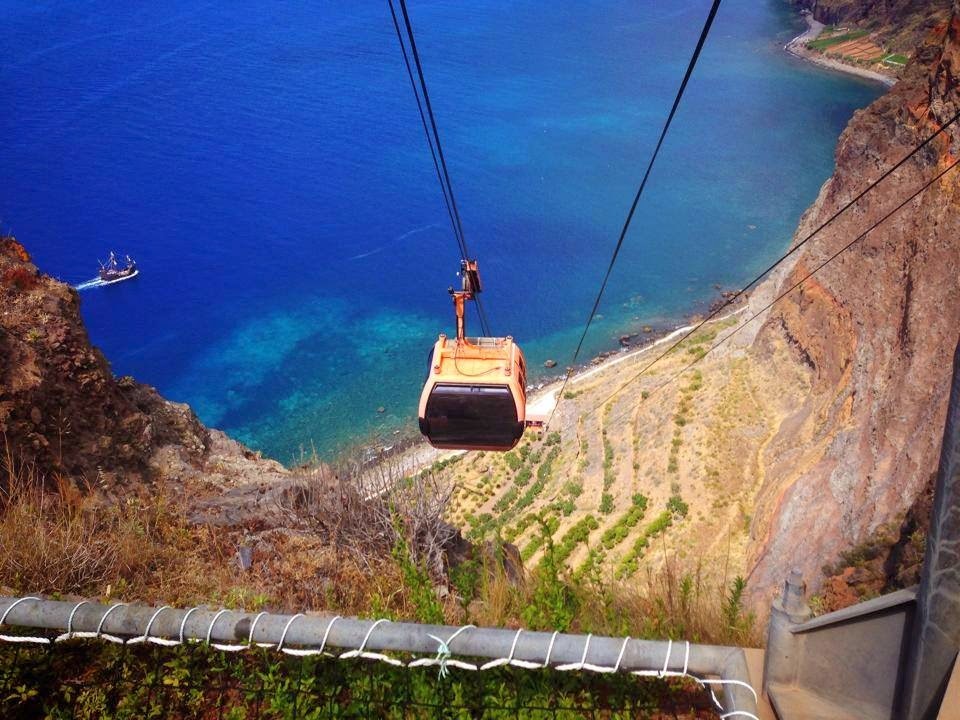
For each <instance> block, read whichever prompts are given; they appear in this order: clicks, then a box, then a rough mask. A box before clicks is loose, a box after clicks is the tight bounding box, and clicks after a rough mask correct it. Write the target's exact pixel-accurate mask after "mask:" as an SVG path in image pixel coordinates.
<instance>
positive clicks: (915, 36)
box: [790, 0, 952, 52]
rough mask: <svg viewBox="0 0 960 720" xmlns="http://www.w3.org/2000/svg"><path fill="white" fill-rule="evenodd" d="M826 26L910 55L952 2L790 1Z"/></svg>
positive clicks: (941, 20)
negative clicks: (858, 32) (865, 33)
mask: <svg viewBox="0 0 960 720" xmlns="http://www.w3.org/2000/svg"><path fill="white" fill-rule="evenodd" d="M790 3H791V5H794V6H796V7H798V8H802V9H806V10H810V11H811V12H812V13H813V16H814V18H815V19H816V20H819V21H820V22H822V23H824V24H827V25H850V26H852V27H857V28H863V29H866V30H870V31H871V32H875V33H877V35H878V37H879V38H880V39H882V41H883V42H884V44H885V45H887V46H888V47H890V48H892V49H894V50H897V51H900V52H912V51H913V50H914V48H916V47H917V46H918V45H920V44H921V43H923V42H924V41H925V40H926V39H927V37H928V35H929V34H930V32H932V31H933V30H934V29H935V28H936V27H937V26H938V25H941V24H942V23H944V22H945V21H946V20H947V18H948V17H949V16H950V10H951V5H952V0H790Z"/></svg>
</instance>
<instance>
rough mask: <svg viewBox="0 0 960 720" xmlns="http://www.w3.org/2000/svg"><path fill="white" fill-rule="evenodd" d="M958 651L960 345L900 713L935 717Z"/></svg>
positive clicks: (909, 718)
mask: <svg viewBox="0 0 960 720" xmlns="http://www.w3.org/2000/svg"><path fill="white" fill-rule="evenodd" d="M958 649H960V343H958V344H957V349H956V351H955V352H954V356H953V383H952V387H951V390H950V403H949V405H948V407H947V423H946V428H945V430H944V433H943V446H942V448H941V450H940V467H939V469H938V471H937V481H936V487H935V489H934V495H933V511H932V516H931V518H930V530H929V532H928V533H927V549H926V554H925V555H924V561H923V576H922V578H921V580H920V590H919V592H918V594H917V608H916V614H915V615H914V622H913V630H912V632H911V638H910V650H909V655H908V659H907V666H906V671H905V673H904V683H903V691H902V694H901V698H902V701H901V703H900V708H901V712H900V714H899V717H902V718H904V719H905V720H928V719H929V718H933V717H936V714H937V711H938V709H939V707H940V703H941V701H942V699H943V694H944V691H945V690H946V687H947V683H948V682H949V679H950V674H951V672H952V669H953V664H954V661H955V660H956V658H957V652H958Z"/></svg>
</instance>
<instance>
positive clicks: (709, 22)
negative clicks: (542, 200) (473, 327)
mask: <svg viewBox="0 0 960 720" xmlns="http://www.w3.org/2000/svg"><path fill="white" fill-rule="evenodd" d="M401 2H403V0H401ZM720 2H721V0H713V4H712V5H711V6H710V12H709V13H708V14H707V19H706V21H705V22H704V24H703V29H702V30H701V31H700V38H699V39H698V40H697V46H696V48H694V50H693V55H691V56H690V62H689V63H687V70H686V72H685V73H684V74H683V80H682V81H681V83H680V89H679V90H677V95H676V97H675V98H674V100H673V106H672V107H671V108H670V113H669V114H668V115H667V120H666V122H665V123H664V124H663V129H662V130H661V131H660V137H659V138H658V140H657V144H656V147H655V148H654V149H653V154H652V155H651V156H650V161H649V162H648V163H647V169H646V171H645V172H644V173H643V179H642V180H641V181H640V186H639V187H638V188H637V193H636V195H634V198H633V203H632V204H631V205H630V211H629V212H628V213H627V218H626V220H624V223H623V228H622V229H621V230H620V236H619V237H618V238H617V244H616V246H614V248H613V254H612V255H611V256H610V263H609V264H608V265H607V271H606V273H604V276H603V281H602V282H601V283H600V290H599V292H597V297H596V299H595V300H594V301H593V307H592V308H591V309H590V315H589V316H588V317H587V322H586V325H584V327H583V332H582V333H581V334H580V340H579V341H578V342H577V349H576V350H574V353H573V358H572V359H571V360H570V366H569V367H568V368H567V374H566V376H565V377H564V379H563V384H562V385H561V386H560V390H559V392H558V393H557V402H556V404H554V406H553V411H552V412H551V413H550V418H549V419H548V420H547V424H546V426H547V427H549V425H550V423H551V421H552V420H553V415H554V413H556V411H557V406H558V405H559V404H560V399H561V398H562V397H563V391H564V389H565V388H566V386H567V382H568V381H569V380H570V375H571V373H572V372H573V366H575V365H576V364H577V358H578V357H580V351H581V350H582V349H583V343H584V340H586V337H587V332H588V331H589V330H590V325H591V324H592V323H593V320H594V318H595V317H596V315H597V310H598V309H599V307H600V300H601V299H602V298H603V293H604V292H605V291H606V289H607V282H608V281H609V280H610V274H611V273H612V272H613V266H614V265H615V264H616V262H617V257H618V256H619V255H620V249H621V248H622V247H623V241H624V240H625V239H626V237H627V231H628V230H629V229H630V223H631V222H632V221H633V215H634V213H635V212H636V210H637V205H639V203H640V197H641V196H642V195H643V191H644V188H646V186H647V181H648V180H649V179H650V173H651V172H652V170H653V164H654V163H655V162H656V160H657V156H658V155H659V154H660V148H661V147H662V146H663V141H664V139H665V138H666V137H667V132H668V131H669V130H670V125H671V124H672V123H673V118H674V116H675V115H676V114H677V108H679V107H680V101H681V100H682V99H683V93H684V91H685V90H686V89H687V83H688V82H689V81H690V76H691V75H693V69H694V68H695V67H696V65H697V60H699V59H700V53H701V51H702V50H703V46H704V44H705V43H706V42H707V36H708V35H709V34H710V28H711V27H712V26H713V20H714V18H715V17H716V16H717V10H719V9H720Z"/></svg>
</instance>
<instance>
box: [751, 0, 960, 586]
mask: <svg viewBox="0 0 960 720" xmlns="http://www.w3.org/2000/svg"><path fill="white" fill-rule="evenodd" d="M900 5H905V6H906V5H911V4H910V3H886V4H883V3H869V2H868V3H863V2H861V3H849V2H835V3H831V2H823V3H820V2H818V3H815V5H814V7H815V11H816V12H823V11H824V8H825V7H831V8H833V9H834V10H835V11H836V12H838V13H840V12H846V10H845V9H846V8H853V7H854V6H856V7H857V8H860V9H861V10H863V9H865V8H867V6H869V7H870V8H874V7H881V6H883V7H886V8H888V9H889V10H890V11H891V12H892V11H894V10H896V8H897V7H899V6H900ZM912 5H919V4H918V3H912ZM923 5H924V6H927V5H928V4H927V3H926V2H924V3H923ZM911 7H912V6H911ZM958 111H960V0H954V2H953V3H952V7H951V8H950V13H949V16H948V17H947V18H946V19H945V20H944V21H943V22H941V23H939V24H938V25H936V27H935V28H934V29H933V30H932V32H931V33H930V34H929V35H928V37H927V40H926V42H925V43H924V44H923V46H921V47H920V48H919V49H918V50H917V51H916V53H915V56H914V61H913V62H912V63H911V65H910V66H909V67H908V68H907V71H906V73H905V75H904V78H903V79H902V80H901V81H900V82H899V83H898V84H897V85H896V86H895V87H894V88H893V89H892V90H891V91H890V92H889V93H887V94H886V95H884V96H883V97H882V98H880V99H879V100H877V101H876V102H875V103H873V104H872V105H871V106H870V107H868V108H867V109H865V110H863V111H860V112H858V113H857V114H856V115H855V116H854V118H853V120H852V121H851V122H850V124H849V126H848V127H847V129H846V130H845V131H844V133H843V135H842V136H841V138H840V141H839V144H838V147H837V152H836V171H835V173H834V175H833V177H832V178H830V180H829V181H828V182H827V183H826V184H825V185H824V186H823V188H822V189H821V192H820V195H819V197H818V198H817V201H816V202H815V203H814V205H813V206H812V207H811V208H810V209H809V210H808V212H807V213H806V214H805V216H804V218H803V220H802V222H801V225H800V227H799V229H798V232H797V238H800V237H803V236H806V235H807V234H808V233H809V232H811V231H812V230H813V229H814V228H816V227H817V226H818V225H820V224H821V223H822V222H823V221H825V220H826V219H827V218H829V217H830V216H831V215H833V214H834V213H835V212H836V211H837V210H838V209H840V207H842V206H843V205H844V204H845V203H846V202H847V201H848V200H850V199H851V198H852V197H853V196H855V195H856V194H857V193H858V192H859V191H860V190H861V189H862V188H864V187H865V186H866V185H867V184H868V183H869V182H870V181H872V180H874V179H876V178H877V177H879V176H880V175H881V174H882V173H883V172H884V170H886V169H887V168H888V167H890V166H892V165H894V164H895V163H896V162H897V161H899V160H900V159H901V158H902V157H904V156H905V155H906V154H907V153H909V152H910V151H911V149H912V148H913V147H915V146H916V145H918V144H919V143H920V142H921V141H922V140H923V139H925V138H926V137H927V136H929V135H930V134H932V133H934V132H935V131H937V130H938V129H940V128H941V127H942V126H943V125H944V124H945V123H947V122H948V121H949V120H950V119H951V118H952V117H953V116H954V115H955V114H956V113H957V112H958ZM958 155H960V123H957V124H954V125H953V126H951V127H950V128H949V129H948V130H947V131H946V132H944V133H943V134H942V135H941V136H940V137H939V138H937V139H936V140H935V141H934V142H933V143H931V144H930V145H929V146H928V147H927V148H925V149H924V150H923V151H922V152H920V153H918V154H917V155H916V156H914V158H913V159H911V160H910V161H909V162H907V163H906V164H905V165H904V166H903V167H902V168H901V169H900V170H898V171H897V172H896V173H895V174H894V175H893V176H891V177H890V178H888V179H887V180H885V181H884V182H883V183H882V184H881V185H879V186H878V187H877V189H876V190H875V191H873V192H871V193H869V194H868V195H867V196H866V197H865V198H864V199H863V200H861V201H860V202H859V203H858V204H857V205H856V207H855V208H854V209H853V210H852V211H850V212H848V213H846V214H845V215H843V216H842V217H841V218H840V219H839V220H838V221H837V222H835V223H834V224H833V225H831V226H830V227H829V228H828V229H827V230H826V231H824V232H823V233H821V234H820V235H819V236H818V237H817V239H816V240H814V241H813V242H811V243H809V244H808V245H806V246H804V248H803V249H802V250H801V251H800V252H799V253H798V254H797V257H796V260H795V262H794V263H793V264H792V266H791V267H789V268H785V269H784V270H782V271H781V272H780V273H778V274H777V275H776V276H774V277H772V278H771V279H769V280H768V281H767V282H766V284H765V286H764V287H761V288H759V289H758V291H757V292H756V294H755V296H754V298H753V300H752V302H753V304H754V305H755V306H758V307H759V306H761V304H762V303H763V302H764V301H765V300H766V299H768V298H769V297H770V296H771V295H772V294H773V293H776V292H778V291H779V289H780V288H784V287H788V286H789V285H790V284H792V283H794V282H795V281H796V280H797V279H799V278H800V277H802V276H803V275H805V274H806V273H807V272H809V271H810V269H812V268H815V267H817V265H819V264H820V263H821V262H822V261H824V260H825V259H826V258H828V257H829V256H830V255H831V254H833V253H834V252H836V251H837V250H838V249H839V248H840V247H842V246H843V245H844V244H846V243H847V242H849V241H850V240H851V239H852V238H854V237H856V236H857V235H858V234H860V233H861V232H863V231H864V230H866V229H867V228H868V227H870V225H872V224H873V223H874V222H876V221H877V220H879V219H880V218H881V217H882V216H883V215H885V214H886V213H887V212H889V211H890V210H892V209H893V208H894V207H895V206H896V205H897V204H899V203H900V202H901V201H902V200H903V199H905V197H906V196H908V195H909V194H910V193H912V192H913V191H914V190H916V189H918V188H919V187H920V186H922V185H923V184H924V183H925V182H926V181H928V180H930V179H931V178H932V177H933V176H935V175H936V174H937V173H938V171H940V170H942V169H944V168H945V167H946V166H947V165H948V164H949V163H951V162H952V161H954V160H955V159H956V158H957V156H958ZM958 277H960V170H956V171H953V172H951V173H950V174H948V175H946V176H945V177H944V178H943V179H942V180H940V181H938V182H937V183H935V184H934V185H933V186H931V187H930V188H929V189H928V190H927V191H926V192H924V193H923V194H922V195H921V196H920V197H918V198H917V199H916V200H914V201H913V202H911V203H910V204H909V205H908V206H907V207H905V208H904V209H903V210H902V211H900V212H899V213H897V214H896V215H895V216H894V217H892V218H891V219H890V220H888V221H887V222H885V223H884V224H882V225H881V226H880V227H878V228H877V229H876V230H874V231H873V232H871V233H870V234H869V235H868V236H867V238H866V239H864V240H863V241H861V242H859V243H858V244H856V245H854V246H853V247H852V248H851V249H850V250H849V251H847V252H846V253H844V254H843V255H841V256H840V257H838V258H837V260H835V261H834V262H832V263H830V264H829V265H827V266H826V267H825V268H824V269H823V270H821V271H820V272H818V273H817V275H816V277H815V279H813V280H811V281H808V282H807V283H806V284H805V285H804V286H803V287H802V288H801V289H800V290H798V291H796V292H794V293H792V294H791V295H790V296H789V297H788V298H786V299H785V300H784V301H783V302H781V303H779V304H778V305H776V306H775V307H774V308H773V310H772V311H771V312H770V313H769V315H768V316H767V318H766V320H765V322H764V323H763V325H762V327H761V328H760V330H759V332H758V333H757V335H756V337H755V339H754V340H753V344H752V347H751V348H750V349H749V352H750V354H751V355H752V356H753V357H754V358H756V359H758V360H760V361H763V359H765V358H773V357H775V356H776V357H780V356H782V355H783V354H784V353H786V355H787V356H789V357H791V358H792V363H793V365H794V366H795V367H796V368H800V369H802V370H803V372H804V373H805V374H806V376H807V377H808V379H809V383H810V391H809V393H808V394H807V396H806V397H805V399H804V400H803V402H802V403H800V404H799V405H798V406H797V407H796V408H795V410H793V411H792V412H791V413H790V415H789V416H788V417H787V418H786V419H785V420H784V421H783V422H782V423H781V424H780V427H779V430H778V432H777V434H776V435H775V437H774V438H773V440H772V441H771V442H770V443H769V444H768V446H767V447H766V449H765V451H764V454H763V464H764V467H765V473H764V477H765V482H764V483H763V485H762V487H761V489H760V491H759V493H758V495H757V499H756V508H755V512H754V515H753V518H754V519H753V522H752V526H751V541H750V543H749V545H748V548H747V552H748V567H749V568H750V570H749V572H750V584H751V587H752V588H753V589H754V592H755V593H765V592H767V591H769V590H771V589H772V588H774V587H775V586H776V585H777V584H778V583H779V582H780V581H781V580H782V578H783V576H784V574H785V572H786V570H787V569H788V568H789V567H791V566H799V567H801V568H802V569H803V570H804V571H805V573H806V575H807V577H808V579H810V580H812V581H813V582H814V584H817V583H818V581H819V577H820V568H821V566H822V565H823V563H824V562H825V561H828V560H830V559H832V558H835V557H836V556H837V555H838V553H840V552H841V551H842V550H844V549H846V548H849V547H851V546H853V545H856V544H857V543H859V542H861V541H863V540H864V539H865V538H866V537H867V536H868V535H869V534H870V533H871V532H872V531H874V530H875V529H876V528H877V527H879V526H880V525H881V524H883V523H884V522H888V521H890V520H891V519H893V518H894V517H895V516H896V515H897V514H899V513H902V512H903V511H904V510H905V509H906V508H907V507H909V506H910V505H911V504H912V503H913V501H914V500H915V499H916V498H917V497H918V496H919V495H920V494H921V492H922V491H923V489H924V487H925V486H926V485H927V484H928V482H929V479H930V477H931V475H932V473H933V472H934V471H935V469H936V466H937V460H938V452H939V446H940V440H941V435H942V430H943V423H944V417H945V408H946V401H947V391H948V387H949V380H950V377H949V375H950V368H951V358H952V355H953V351H954V348H955V347H956V345H957V340H958V333H960V284H958Z"/></svg>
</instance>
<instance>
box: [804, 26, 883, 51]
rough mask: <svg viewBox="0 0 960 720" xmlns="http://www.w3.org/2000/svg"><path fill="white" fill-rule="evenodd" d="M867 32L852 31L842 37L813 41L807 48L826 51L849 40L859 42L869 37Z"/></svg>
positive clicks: (833, 36) (836, 36)
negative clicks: (858, 40) (860, 39)
mask: <svg viewBox="0 0 960 720" xmlns="http://www.w3.org/2000/svg"><path fill="white" fill-rule="evenodd" d="M868 34H869V32H868V31H867V30H852V31H850V32H848V33H843V34H842V35H832V36H830V37H826V38H822V39H817V40H813V41H811V42H808V43H807V48H808V49H810V50H826V49H827V48H828V47H832V46H833V45H839V44H840V43H842V42H846V41H847V40H857V39H858V38H862V37H863V36H864V35H868Z"/></svg>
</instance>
